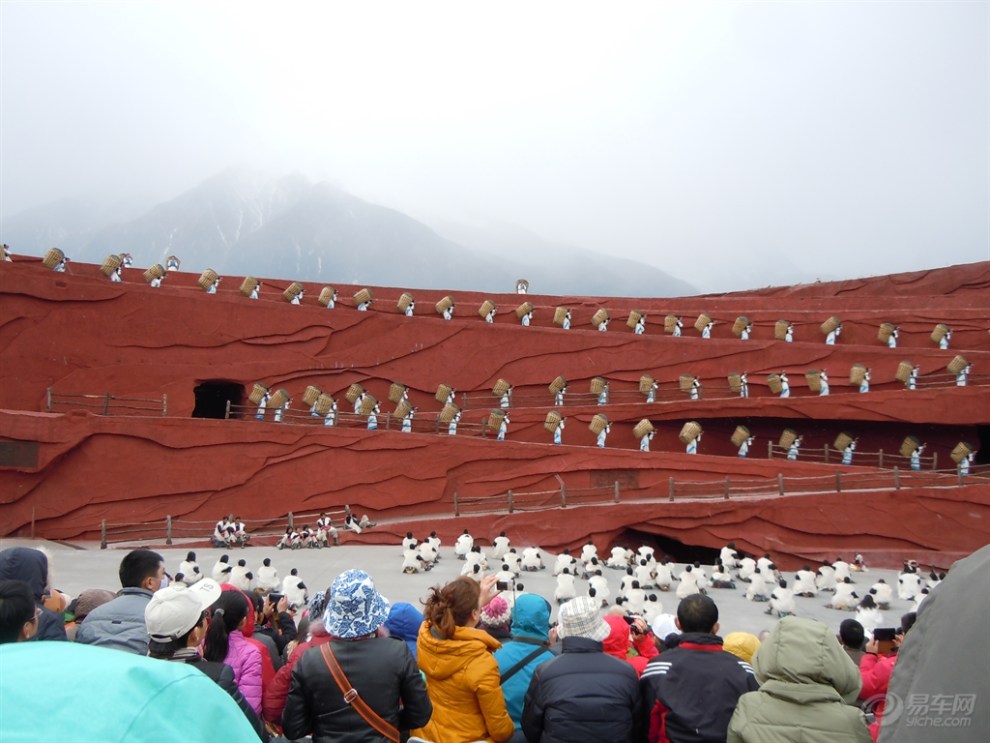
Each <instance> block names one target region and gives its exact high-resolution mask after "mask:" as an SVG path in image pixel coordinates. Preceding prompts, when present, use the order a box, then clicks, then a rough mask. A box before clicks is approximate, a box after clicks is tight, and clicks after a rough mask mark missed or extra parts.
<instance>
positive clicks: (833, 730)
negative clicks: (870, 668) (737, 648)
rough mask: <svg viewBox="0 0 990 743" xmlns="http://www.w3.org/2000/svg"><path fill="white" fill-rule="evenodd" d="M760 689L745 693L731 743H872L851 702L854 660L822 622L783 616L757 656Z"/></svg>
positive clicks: (732, 725) (734, 717) (855, 688)
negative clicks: (789, 742) (788, 742)
mask: <svg viewBox="0 0 990 743" xmlns="http://www.w3.org/2000/svg"><path fill="white" fill-rule="evenodd" d="M753 670H754V671H755V672H756V678H757V680H758V681H759V682H760V689H759V691H752V692H750V693H748V694H743V695H742V696H741V697H740V698H739V703H738V705H737V706H736V711H735V713H734V714H733V715H732V719H731V721H730V722H729V733H728V743H748V742H750V741H752V742H753V743H770V742H772V741H777V740H787V741H794V740H800V741H802V743H815V742H816V741H821V743H869V741H870V734H869V732H868V731H867V729H866V720H865V719H864V717H863V713H862V712H861V711H860V710H859V709H858V708H857V707H855V706H853V702H855V700H856V695H857V694H858V693H859V687H860V684H861V681H860V678H859V674H858V673H857V671H856V665H855V664H854V663H853V662H852V660H850V658H849V656H847V655H846V654H845V653H844V652H843V651H842V647H841V646H840V645H839V643H838V641H837V640H836V639H835V636H834V635H833V634H832V633H831V632H830V631H829V629H828V627H826V626H825V625H824V624H822V623H821V622H819V621H817V620H814V619H803V618H800V617H785V618H784V619H781V620H780V621H779V622H778V623H777V625H776V626H775V627H774V628H773V631H772V632H771V633H770V636H769V637H768V638H767V640H766V642H764V643H763V644H762V645H761V646H760V649H759V650H758V651H757V653H756V656H755V658H754V660H753Z"/></svg>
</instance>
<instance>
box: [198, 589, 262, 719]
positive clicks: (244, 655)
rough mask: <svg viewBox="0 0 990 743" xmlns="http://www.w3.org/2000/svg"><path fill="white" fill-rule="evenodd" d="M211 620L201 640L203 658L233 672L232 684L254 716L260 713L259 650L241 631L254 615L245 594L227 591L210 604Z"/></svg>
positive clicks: (252, 623) (252, 619)
mask: <svg viewBox="0 0 990 743" xmlns="http://www.w3.org/2000/svg"><path fill="white" fill-rule="evenodd" d="M212 611H213V619H212V621H211V622H210V628H209V629H208V630H207V632H206V637H205V638H204V640H203V657H204V658H206V660H208V661H212V662H214V663H226V664H227V665H228V666H230V667H231V668H233V669H234V681H235V682H236V684H237V688H238V689H240V691H241V694H243V695H244V698H245V699H246V700H247V702H248V704H249V705H250V706H251V709H253V710H254V711H255V712H256V713H260V712H261V694H262V684H261V660H262V659H261V650H259V649H258V647H257V646H255V645H254V644H252V643H250V642H248V639H247V637H245V636H244V630H245V629H246V628H247V626H248V624H249V623H250V624H251V627H252V629H253V627H254V612H253V611H249V603H248V601H246V600H245V597H244V594H243V593H241V592H240V591H237V590H228V591H224V592H223V593H221V594H220V598H218V599H217V600H216V602H215V603H214V604H213V608H212Z"/></svg>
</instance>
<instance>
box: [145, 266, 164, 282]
mask: <svg viewBox="0 0 990 743" xmlns="http://www.w3.org/2000/svg"><path fill="white" fill-rule="evenodd" d="M164 275H165V266H163V265H162V264H161V263H156V264H155V265H153V266H151V267H149V268H148V270H147V271H145V272H144V280H145V281H147V282H148V283H149V284H150V283H151V282H152V281H154V280H155V279H160V278H161V277H162V276H164Z"/></svg>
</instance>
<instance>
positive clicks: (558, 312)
mask: <svg viewBox="0 0 990 743" xmlns="http://www.w3.org/2000/svg"><path fill="white" fill-rule="evenodd" d="M568 312H570V310H569V309H567V308H566V307H558V308H557V309H555V310H554V311H553V324H554V325H563V324H564V318H565V317H567V313H568Z"/></svg>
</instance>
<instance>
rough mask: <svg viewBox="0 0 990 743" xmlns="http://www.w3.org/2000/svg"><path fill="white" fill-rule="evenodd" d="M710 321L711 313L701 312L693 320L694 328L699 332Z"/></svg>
mask: <svg viewBox="0 0 990 743" xmlns="http://www.w3.org/2000/svg"><path fill="white" fill-rule="evenodd" d="M711 321H712V318H711V315H709V314H708V313H707V312H702V313H701V314H700V315H698V319H697V320H695V321H694V329H695V330H697V331H698V332H699V333H700V332H701V331H702V330H704V329H705V326H706V325H707V324H708V323H710V322H711Z"/></svg>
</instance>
